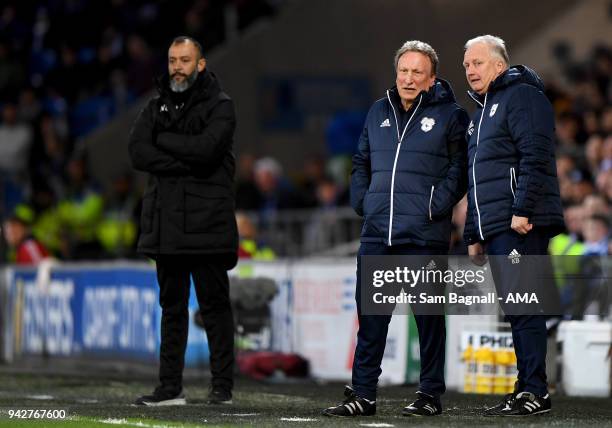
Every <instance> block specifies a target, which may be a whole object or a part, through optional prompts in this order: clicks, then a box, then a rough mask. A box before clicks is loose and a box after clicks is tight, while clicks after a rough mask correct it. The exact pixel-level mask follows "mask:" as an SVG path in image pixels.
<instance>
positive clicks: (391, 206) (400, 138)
mask: <svg viewBox="0 0 612 428" xmlns="http://www.w3.org/2000/svg"><path fill="white" fill-rule="evenodd" d="M422 99H423V95H421V96H419V102H418V103H417V106H416V107H415V109H414V111H413V112H412V114H411V115H410V118H408V122H406V126H404V131H403V132H402V135H400V131H399V122H398V121H397V114H396V113H395V107H393V103H392V102H391V97H390V96H389V90H387V100H389V104H390V105H391V110H393V117H394V118H395V128H396V129H397V140H398V144H397V149H396V150H395V159H394V160H393V171H392V172H391V200H390V207H389V208H390V209H389V236H388V240H387V244H388V245H389V246H391V232H392V230H393V188H394V187H395V169H396V167H397V158H398V157H399V152H400V148H401V147H402V140H403V139H404V135H405V134H406V130H407V129H408V125H410V121H411V120H412V118H413V117H414V115H415V113H416V112H417V110H418V109H419V106H420V105H421V100H422Z"/></svg>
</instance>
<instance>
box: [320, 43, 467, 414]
mask: <svg viewBox="0 0 612 428" xmlns="http://www.w3.org/2000/svg"><path fill="white" fill-rule="evenodd" d="M394 66H395V72H396V80H395V86H394V87H393V88H391V89H389V90H387V91H386V94H385V96H384V97H383V98H381V99H380V100H378V101H376V102H375V103H374V105H373V106H372V108H371V109H370V111H369V112H368V116H367V118H366V122H365V125H364V128H363V132H362V134H361V137H360V140H359V148H358V152H357V154H356V155H355V156H354V157H353V171H352V174H351V205H352V206H353V208H354V209H355V211H356V212H357V214H359V215H360V216H363V218H364V225H363V228H362V233H361V246H360V248H359V253H358V256H357V290H356V296H355V299H356V301H357V316H358V318H359V332H358V334H357V346H356V348H355V355H354V359H353V379H352V386H347V387H346V389H345V400H344V401H343V402H342V403H341V404H339V405H337V406H333V407H329V408H327V409H326V410H325V411H324V412H323V413H324V414H325V415H327V416H341V417H342V416H345V417H351V416H368V415H373V414H375V413H376V392H377V384H378V378H379V376H380V374H381V372H382V371H381V362H382V358H383V354H384V352H385V344H386V339H387V331H388V326H389V322H390V321H391V312H392V311H393V308H390V310H389V311H388V312H385V314H384V315H374V314H372V312H370V311H368V310H364V307H362V301H361V296H362V294H363V295H365V296H367V295H368V294H367V293H369V292H370V291H371V288H370V287H371V283H370V284H368V282H367V281H365V280H364V283H363V284H362V282H361V265H362V260H361V256H371V255H388V256H398V255H402V256H415V257H416V258H421V259H425V258H427V260H430V257H432V256H437V257H438V258H439V257H440V256H443V255H445V254H448V248H449V239H450V231H451V215H452V208H453V206H454V205H455V204H456V203H457V202H458V201H459V200H460V199H461V198H462V197H463V194H464V193H465V188H466V161H467V159H466V141H465V132H466V129H467V123H468V121H469V118H468V116H467V113H466V112H465V110H463V109H462V108H461V107H460V106H459V105H458V104H457V103H456V102H455V97H454V95H453V91H452V89H451V87H450V84H449V83H448V82H446V81H444V80H442V79H439V78H437V77H436V74H437V69H438V55H437V54H436V52H435V50H434V49H433V48H432V47H431V46H430V45H428V44H427V43H424V42H421V41H418V40H411V41H408V42H406V43H404V45H403V46H402V47H401V48H400V49H399V50H398V51H397V52H396V54H395V58H394ZM364 293H365V294H364ZM387 309H388V308H387ZM415 320H416V324H417V328H418V331H419V343H420V352H421V376H420V383H419V391H418V393H417V397H416V399H415V400H414V401H413V402H411V403H410V404H409V405H408V406H406V407H405V408H404V410H403V412H402V414H403V415H405V416H433V415H437V414H440V413H441V412H442V405H441V401H440V396H441V395H442V394H443V393H444V392H445V389H446V388H445V383H444V359H445V352H444V351H445V340H446V330H445V319H444V315H442V314H441V313H437V314H435V315H423V314H419V313H417V312H416V311H415Z"/></svg>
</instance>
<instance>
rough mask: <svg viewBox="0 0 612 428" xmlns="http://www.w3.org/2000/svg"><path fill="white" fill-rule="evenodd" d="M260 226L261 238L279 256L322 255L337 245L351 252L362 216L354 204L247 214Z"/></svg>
mask: <svg viewBox="0 0 612 428" xmlns="http://www.w3.org/2000/svg"><path fill="white" fill-rule="evenodd" d="M245 214H246V215H247V216H248V217H249V218H250V219H251V221H252V222H253V223H254V225H255V226H256V228H257V231H258V235H257V240H258V241H260V242H263V243H265V244H266V245H267V246H269V247H270V248H272V249H273V250H274V252H275V253H276V255H277V256H278V257H305V256H315V255H320V253H321V252H329V251H330V250H332V249H334V248H346V250H342V252H347V253H348V254H337V255H339V256H342V255H351V253H352V250H351V249H352V246H351V245H348V246H347V244H350V243H353V242H355V241H356V240H359V235H360V233H361V226H362V219H361V218H360V217H359V216H357V215H356V214H355V212H354V211H353V210H352V208H350V207H340V208H334V209H330V210H325V209H314V210H283V211H277V212H274V213H269V214H261V213H256V212H246V213H245Z"/></svg>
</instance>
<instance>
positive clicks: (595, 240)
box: [582, 214, 610, 255]
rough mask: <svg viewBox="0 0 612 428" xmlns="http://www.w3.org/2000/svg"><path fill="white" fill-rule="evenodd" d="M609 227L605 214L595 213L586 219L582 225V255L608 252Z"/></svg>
mask: <svg viewBox="0 0 612 428" xmlns="http://www.w3.org/2000/svg"><path fill="white" fill-rule="evenodd" d="M609 229H610V224H609V220H608V217H607V216H605V215H601V214H595V215H593V216H591V217H590V218H587V219H586V221H585V222H584V224H583V226H582V236H584V245H585V248H584V255H606V254H608V244H609V242H608V240H609V239H610V231H609Z"/></svg>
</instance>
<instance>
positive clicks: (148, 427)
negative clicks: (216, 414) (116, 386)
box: [94, 418, 208, 428]
mask: <svg viewBox="0 0 612 428" xmlns="http://www.w3.org/2000/svg"><path fill="white" fill-rule="evenodd" d="M94 421H95V422H99V423H102V424H109V425H128V426H133V427H141V428H179V427H182V426H183V425H159V424H146V423H144V422H130V421H128V420H127V419H113V418H109V419H97V420H94ZM201 422H208V421H207V420H203V421H201Z"/></svg>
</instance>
